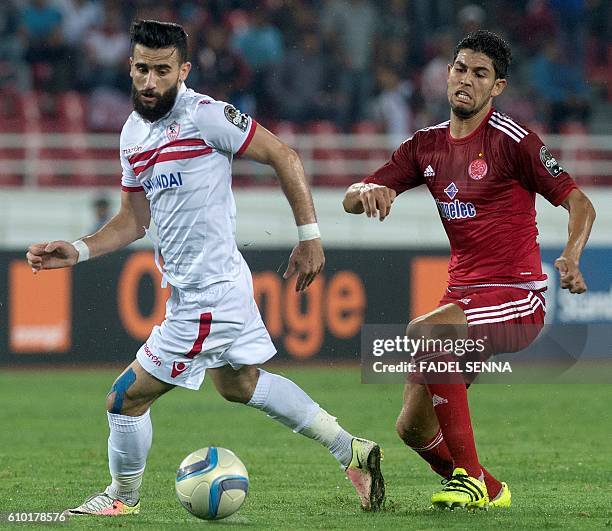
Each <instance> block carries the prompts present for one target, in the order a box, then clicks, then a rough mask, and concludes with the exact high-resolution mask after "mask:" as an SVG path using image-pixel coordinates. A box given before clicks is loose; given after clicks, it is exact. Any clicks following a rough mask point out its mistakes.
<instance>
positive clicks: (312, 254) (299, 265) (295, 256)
mask: <svg viewBox="0 0 612 531" xmlns="http://www.w3.org/2000/svg"><path fill="white" fill-rule="evenodd" d="M324 265H325V255H324V254H323V245H322V244H321V238H316V239H314V240H306V241H303V242H299V243H298V244H297V245H296V246H295V247H294V248H293V251H292V252H291V256H290V257H289V265H288V266H287V270H286V271H285V273H284V275H283V278H284V279H285V280H287V279H289V278H291V277H292V276H293V275H295V274H296V273H297V275H298V277H297V281H296V283H295V291H304V290H305V289H306V288H307V287H308V286H310V284H312V281H313V280H314V279H315V278H316V276H317V275H318V274H319V273H320V272H321V270H322V269H323V266H324Z"/></svg>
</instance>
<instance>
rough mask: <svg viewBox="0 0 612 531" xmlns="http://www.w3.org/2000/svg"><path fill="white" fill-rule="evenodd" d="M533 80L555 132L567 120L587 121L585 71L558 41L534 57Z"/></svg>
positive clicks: (549, 123)
mask: <svg viewBox="0 0 612 531" xmlns="http://www.w3.org/2000/svg"><path fill="white" fill-rule="evenodd" d="M531 83H532V87H533V89H534V90H535V92H536V94H537V96H538V97H539V99H540V101H541V102H542V104H543V106H544V114H545V119H546V121H547V123H548V125H549V128H550V130H551V132H552V133H558V132H559V131H560V129H561V126H562V125H563V124H564V123H566V122H571V121H575V120H578V121H580V122H583V123H584V122H586V121H587V118H588V116H589V103H588V100H587V96H588V91H587V87H586V84H585V83H584V74H583V72H581V71H580V70H579V68H578V67H577V66H576V65H575V64H574V63H571V62H569V61H568V59H567V58H566V57H565V56H563V55H562V54H561V51H560V49H559V46H558V45H557V43H555V42H551V43H549V44H548V45H547V46H546V48H544V50H543V51H542V52H541V53H540V54H539V55H538V56H536V57H535V59H534V60H533V62H532V64H531Z"/></svg>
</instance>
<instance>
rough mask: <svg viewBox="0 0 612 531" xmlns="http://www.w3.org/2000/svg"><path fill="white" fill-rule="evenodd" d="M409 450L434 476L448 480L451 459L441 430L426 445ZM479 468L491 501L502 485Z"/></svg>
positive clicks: (450, 470) (487, 472) (484, 469)
mask: <svg viewBox="0 0 612 531" xmlns="http://www.w3.org/2000/svg"><path fill="white" fill-rule="evenodd" d="M411 448H412V449H413V450H414V451H415V452H416V453H417V454H419V455H420V456H421V457H422V458H423V459H424V460H425V461H427V462H428V463H429V466H431V469H432V470H433V471H434V472H435V473H436V474H439V475H440V476H442V477H443V478H449V477H450V476H451V474H452V473H453V469H454V463H453V458H452V457H451V454H450V452H449V450H448V446H446V442H445V441H444V437H443V435H442V431H441V430H439V431H438V433H436V436H435V437H434V438H433V439H431V441H429V442H428V443H427V444H425V445H423V446H421V447H419V448H416V447H414V446H411ZM481 468H482V473H483V474H484V481H485V484H486V486H487V492H488V493H489V498H490V499H493V498H495V496H497V495H498V494H499V491H500V490H501V486H502V485H501V483H500V482H499V481H498V480H497V479H495V478H494V477H493V476H492V475H491V474H490V473H489V471H488V470H487V469H486V468H485V467H483V466H481Z"/></svg>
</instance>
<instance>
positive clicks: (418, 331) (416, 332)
mask: <svg viewBox="0 0 612 531" xmlns="http://www.w3.org/2000/svg"><path fill="white" fill-rule="evenodd" d="M457 334H458V331H457V325H453V324H445V323H439V322H436V320H434V319H430V318H429V317H428V316H422V317H417V318H416V319H413V320H412V321H410V322H409V323H408V326H407V327H406V336H408V337H409V338H410V339H415V340H416V339H422V338H425V339H446V338H451V339H452V338H454V337H456V336H457Z"/></svg>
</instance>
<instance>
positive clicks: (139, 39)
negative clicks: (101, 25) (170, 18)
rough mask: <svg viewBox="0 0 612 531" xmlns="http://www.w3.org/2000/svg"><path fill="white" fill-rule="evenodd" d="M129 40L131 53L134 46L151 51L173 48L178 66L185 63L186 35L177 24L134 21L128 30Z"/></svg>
mask: <svg viewBox="0 0 612 531" xmlns="http://www.w3.org/2000/svg"><path fill="white" fill-rule="evenodd" d="M130 39H131V41H132V51H133V50H134V45H136V44H141V45H142V46H146V47H147V48H153V49H157V48H167V47H169V46H174V47H175V48H176V51H177V54H178V59H179V64H182V63H184V62H185V61H187V33H185V30H184V29H183V26H180V25H179V24H174V23H173V22H158V21H157V20H136V21H134V22H132V27H131V28H130Z"/></svg>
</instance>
